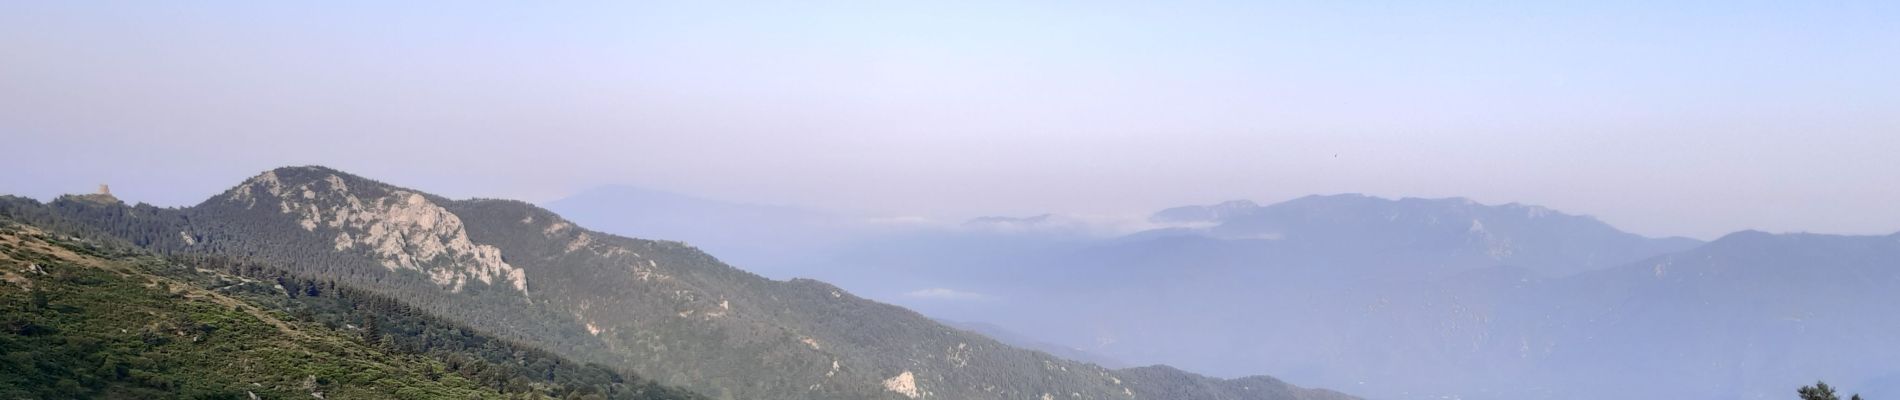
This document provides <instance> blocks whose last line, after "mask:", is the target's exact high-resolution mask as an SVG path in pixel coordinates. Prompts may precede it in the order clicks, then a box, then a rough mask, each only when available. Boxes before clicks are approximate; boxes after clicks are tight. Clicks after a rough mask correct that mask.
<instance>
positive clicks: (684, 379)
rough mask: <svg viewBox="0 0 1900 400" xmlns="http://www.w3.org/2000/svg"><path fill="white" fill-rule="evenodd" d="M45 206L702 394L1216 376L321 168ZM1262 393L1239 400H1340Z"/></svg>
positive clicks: (1153, 388) (984, 389)
mask: <svg viewBox="0 0 1900 400" xmlns="http://www.w3.org/2000/svg"><path fill="white" fill-rule="evenodd" d="M51 207H52V208H54V209H56V210H67V211H66V212H70V213H73V214H90V213H94V212H98V213H118V214H119V215H128V216H134V218H133V221H143V222H137V223H149V224H150V226H135V227H134V228H136V229H118V230H117V231H127V232H122V235H124V236H128V237H129V239H130V240H132V241H134V242H143V243H146V244H148V245H153V246H157V247H159V248H162V249H164V250H165V251H173V252H191V251H208V252H214V253H240V254H251V255H256V256H262V257H265V258H268V259H270V261H273V262H281V263H283V264H284V265H286V266H289V267H291V268H296V269H299V270H302V271H305V272H311V273H318V274H323V275H325V276H334V277H338V278H339V279H342V280H345V281H348V282H351V283H352V284H356V285H362V286H365V287H369V288H373V289H374V290H377V291H379V292H381V293H385V294H389V295H392V296H396V297H398V298H402V299H405V300H407V301H415V302H418V303H419V304H422V305H423V307H425V308H428V309H431V310H435V311H439V312H444V313H446V314H447V315H449V316H450V317H451V318H454V319H457V320H461V321H467V322H470V323H473V324H477V325H478V326H479V327H482V328H484V329H494V330H497V331H499V332H502V333H503V334H504V336H507V337H512V338H520V339H526V340H533V341H535V342H536V343H541V344H543V345H546V346H548V347H550V348H551V349H553V350H555V351H557V352H562V353H564V354H569V355H574V356H577V357H581V358H582V359H584V360H587V361H595V362H603V363H610V364H613V365H621V366H625V367H628V368H630V369H631V370H633V371H636V372H639V373H641V374H643V375H646V376H651V377H654V378H656V379H658V380H660V381H662V382H667V383H676V384H682V385H684V386H687V387H689V388H693V389H695V390H698V391H701V392H702V393H706V394H709V395H711V396H713V397H715V398H759V397H771V398H892V397H901V398H929V397H948V398H1025V397H1027V398H1033V397H1037V396H1039V395H1055V394H1058V393H1069V394H1071V395H1074V396H1080V397H1085V398H1128V397H1137V398H1155V397H1154V396H1155V393H1160V392H1159V390H1162V388H1170V387H1174V386H1170V385H1175V383H1171V382H1177V381H1178V383H1182V384H1188V386H1189V387H1204V386H1206V385H1214V386H1206V387H1221V386H1220V385H1221V383H1220V382H1225V381H1221V380H1212V379H1210V378H1206V377H1202V376H1199V375H1193V374H1171V375H1153V374H1147V375H1143V376H1142V378H1141V379H1136V380H1129V379H1120V378H1117V377H1116V376H1117V375H1118V374H1122V373H1123V372H1118V371H1114V370H1108V369H1104V368H1101V367H1097V366H1091V365H1088V364H1082V363H1076V362H1072V361H1068V360H1060V359H1053V358H1047V357H1046V356H1039V355H1036V354H1035V353H1031V352H1028V351H1024V350H1019V349H1014V348H1011V347H1008V346H1004V345H1002V344H1000V343H997V342H995V341H993V340H989V339H987V338H983V337H981V336H976V335H973V334H969V333H967V332H963V331H960V330H956V329H953V328H948V327H945V326H942V325H940V324H937V323H936V322H934V321H931V320H929V319H928V318H925V317H923V316H922V315H920V314H917V313H915V312H912V311H909V310H905V309H902V308H899V307H896V306H891V305H886V304H881V303H875V302H870V301H868V300H865V299H862V298H859V297H856V296H853V295H850V294H848V292H845V291H843V290H842V289H838V288H837V287H836V286H832V285H829V284H824V283H819V282H818V281H814V280H792V281H773V280H770V279H766V278H764V277H761V276H758V275H756V274H751V273H748V272H745V271H743V270H739V269H736V268H731V267H729V266H726V265H725V264H723V263H721V262H719V261H718V260H717V259H716V258H714V257H713V256H711V255H708V254H706V253H704V252H701V251H699V250H697V249H694V248H693V247H692V246H689V245H685V244H682V243H679V242H668V241H653V240H642V239H632V238H625V237H620V236H616V235H609V234H603V233H599V232H594V231H590V230H587V229H584V228H581V227H579V226H577V225H575V224H574V223H572V222H570V221H567V220H565V219H563V218H561V217H560V216H559V215H557V214H554V213H552V212H550V211H547V210H545V209H541V208H539V207H536V206H533V205H531V204H527V203H524V202H517V201H495V200H479V199H471V200H450V199H445V198H442V197H439V196H435V195H430V194H427V193H425V192H421V191H416V190H413V189H407V188H403V187H398V186H394V185H389V184H385V183H382V182H378V181H373V180H369V179H367V178H362V177H359V176H355V175H350V174H347V173H343V172H341V171H336V170H333V169H329V168H323V167H285V168H279V169H273V170H271V171H267V172H265V173H261V174H259V175H257V176H255V177H253V178H251V179H247V180H245V181H244V182H242V183H240V184H239V185H238V186H236V187H233V188H232V189H230V190H227V191H226V192H225V193H224V194H223V195H220V196H216V197H214V198H212V199H208V200H207V201H206V202H204V203H201V204H200V205H198V206H193V207H190V208H186V209H176V210H173V209H156V208H154V209H153V210H152V211H149V213H150V215H145V216H144V217H137V216H138V215H144V214H141V213H145V212H134V210H137V209H124V208H120V209H82V208H83V207H93V206H80V205H71V204H64V203H61V204H53V205H51ZM69 207H70V209H69ZM89 210H90V211H89ZM113 210H120V211H113ZM138 218H148V219H146V220H140V219H138ZM102 219H106V218H102ZM95 224H104V223H103V222H95ZM174 230H175V231H174ZM154 232H157V233H154ZM629 289H632V290H629ZM966 367H967V368H966ZM991 371H1015V373H1004V374H998V373H996V372H991ZM1024 378H1030V379H1024ZM1170 393H1171V392H1170ZM1221 393H1225V392H1220V391H1206V392H1185V393H1184V395H1186V397H1175V398H1184V399H1193V398H1207V399H1214V398H1225V397H1221V396H1224V395H1223V394H1221ZM1275 393H1277V394H1272V395H1267V394H1262V395H1259V396H1253V397H1242V398H1259V399H1282V398H1303V399H1304V398H1312V399H1322V398H1348V397H1347V396H1344V395H1340V394H1337V393H1336V392H1329V391H1321V390H1308V389H1294V388H1286V390H1285V391H1281V392H1275ZM1288 393H1293V395H1291V396H1293V397H1285V396H1283V395H1286V394H1288ZM1074 396H1071V397H1074Z"/></svg>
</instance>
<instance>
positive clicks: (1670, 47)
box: [0, 1, 1900, 239]
mask: <svg viewBox="0 0 1900 400" xmlns="http://www.w3.org/2000/svg"><path fill="white" fill-rule="evenodd" d="M1529 3H1534V2H1495V1H1473V2H1254V1H1246V2H1194V1H1190V2H1114V1H1087V2H1080V1H1078V2H1066V1H1049V2H983V1H972V2H769V3H768V2H761V3H739V2H664V1H656V2H599V3H594V2H559V3H558V4H549V3H548V2H536V3H534V4H522V3H508V2H424V1H418V2H401V3H400V4H390V2H348V1H344V2H307V3H306V2H219V1H199V2H27V1H9V2H4V3H3V4H0V9H3V10H4V12H0V143H6V144H7V146H6V148H7V149H8V151H6V153H7V161H8V163H9V164H11V166H10V167H9V168H7V169H6V170H5V172H0V193H8V194H17V195H25V196H31V197H36V198H40V199H49V198H51V197H52V196H55V195H57V194H59V193H69V192H87V191H91V190H92V189H93V188H94V186H95V185H97V184H99V183H109V184H111V185H112V186H113V188H114V192H115V193H116V194H118V195H119V196H120V197H121V198H124V199H127V200H131V201H144V202H149V203H153V204H159V205H188V204H193V203H196V202H198V201H200V200H202V199H204V198H206V197H209V196H211V195H213V194H215V193H218V192H221V191H223V190H225V189H227V188H229V187H231V186H233V185H235V184H236V183H237V182H239V181H240V180H242V179H244V178H246V177H249V176H252V175H255V174H257V173H258V172H261V171H263V170H266V169H270V168H273V167H277V166H284V165H306V164H320V165H326V166H331V167H335V168H339V169H343V170H346V171H351V172H355V173H358V174H361V175H365V176H368V177H371V178H375V179H379V180H383V181H386V182H391V183H395V184H399V185H404V186H410V187H415V188H418V189H422V190H427V191H431V192H435V193H438V194H443V195H447V196H451V197H500V198H516V199H523V200H529V201H535V202H544V201H551V200H555V199H558V198H561V197H563V196H564V195H567V194H571V193H574V192H577V191H580V190H584V189H586V188H589V187H594V186H598V185H604V184H632V185H638V186H644V187H649V188H655V189H661V190H668V191H674V192H680V193H687V194H693V195H697V196H703V197H710V198H718V199H725V200H736V201H745V202H753V203H770V204H786V205H800V206H808V207H817V208H825V209H832V210H847V211H856V212H863V213H870V214H879V215H906V216H908V215H919V216H929V217H935V218H966V217H971V216H980V215H1031V214H1039V213H1043V212H1057V213H1074V214H1128V215H1138V214H1145V213H1148V212H1151V211H1154V210H1157V209H1160V208H1165V207H1171V206H1178V205H1185V204H1206V203H1214V202H1219V201H1223V200H1230V199H1252V200H1255V201H1259V202H1263V203H1266V202H1274V201H1280V200H1285V199H1290V198H1294V197H1298V196H1303V195H1307V194H1316V193H1317V194H1330V193H1365V194H1371V195H1378V196H1385V197H1408V196H1409V197H1450V196H1463V197H1469V198H1472V199H1475V200H1478V201H1480V202H1486V203H1507V202H1523V203H1530V204H1539V205H1544V206H1548V207H1552V208H1556V209H1559V210H1564V211H1566V212H1572V213H1582V214H1589V215H1594V216H1597V217H1599V218H1601V219H1603V220H1605V221H1607V222H1610V223H1611V224H1613V225H1617V226H1618V227H1621V228H1624V229H1626V230H1629V231H1633V232H1637V233H1641V234H1646V235H1653V236H1669V235H1685V236H1692V237H1699V238H1705V239H1707V238H1713V237H1717V236H1719V235H1721V234H1724V233H1727V232H1732V231H1736V230H1741V229H1761V230H1767V231H1776V232H1786V231H1812V232H1828V233H1854V234H1876V233H1878V234H1885V233H1892V232H1895V231H1900V207H1894V206H1893V205H1894V204H1900V184H1896V183H1897V182H1900V157H1897V156H1896V151H1900V74H1895V73H1893V71H1900V24H1895V23H1893V21H1900V3H1895V2H1857V1H1839V2H1756V1H1706V2H1704V1H1684V2H1649V1H1639V2H1621V1H1606V2H1557V3H1587V4H1529ZM1661 3H1668V4H1661Z"/></svg>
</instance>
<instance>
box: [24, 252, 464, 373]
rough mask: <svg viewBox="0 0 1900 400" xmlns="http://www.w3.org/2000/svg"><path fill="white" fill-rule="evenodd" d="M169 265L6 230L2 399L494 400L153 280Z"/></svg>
mask: <svg viewBox="0 0 1900 400" xmlns="http://www.w3.org/2000/svg"><path fill="white" fill-rule="evenodd" d="M0 224H3V223H0ZM32 266H37V269H35V268H33V267H32ZM167 266H168V264H167V263H164V262H163V261H160V260H157V259H153V258H148V257H137V256H132V255H107V254H101V253H100V251H99V250H95V249H92V248H89V247H87V246H84V245H78V244H74V243H73V242H70V241H66V240H61V239H59V238H55V237H52V236H50V235H45V234H43V233H41V232H39V231H37V230H35V229H33V228H31V227H25V226H20V225H10V226H0V278H4V281H5V283H0V399H14V398H126V399H131V398H141V399H143V398H249V397H250V395H251V394H255V395H256V396H258V397H260V398H311V393H313V392H320V393H323V396H324V397H325V398H329V399H349V398H418V399H420V398H451V399H466V398H498V397H500V395H499V394H498V393H496V392H494V391H490V390H486V389H484V388H481V387H479V386H477V385H475V384H473V383H471V382H469V381H467V380H465V379H462V378H461V377H459V376H455V375H453V374H443V373H441V371H442V369H443V366H442V365H441V364H440V363H439V362H436V361H435V360H432V359H429V358H427V357H425V356H420V355H392V354H389V353H387V352H383V351H380V350H379V349H377V348H375V347H372V346H368V345H365V344H364V343H362V342H361V341H359V340H356V339H354V338H353V337H351V336H347V335H344V334H342V333H341V332H337V331H332V330H328V329H325V328H322V327H320V326H308V325H305V324H297V323H292V322H286V321H285V318H283V317H281V316H280V315H277V314H274V313H272V312H267V311H264V310H262V309H259V308H257V307H255V306H252V305H250V304H247V303H245V302H243V301H240V300H238V299H235V298H232V297H228V296H224V295H221V294H218V293H216V292H213V291H211V290H206V289H201V288H197V287H194V286H193V285H190V284H188V283H186V282H182V281H179V280H175V279H173V278H168V277H165V276H161V275H160V274H156V273H152V272H151V271H153V269H155V268H165V267H167Z"/></svg>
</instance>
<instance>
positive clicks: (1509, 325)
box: [550, 189, 1900, 399]
mask: <svg viewBox="0 0 1900 400" xmlns="http://www.w3.org/2000/svg"><path fill="white" fill-rule="evenodd" d="M628 192H630V190H628V189H617V190H597V191H588V192H584V193H582V194H580V195H577V196H575V197H571V198H567V199H563V200H558V201H554V202H552V203H550V207H551V208H552V209H554V210H557V211H559V212H561V213H562V214H563V215H569V216H572V217H573V218H576V220H578V221H584V222H585V223H589V224H593V225H597V226H602V227H606V228H605V229H621V230H624V231H625V232H627V233H629V234H636V235H651V236H667V237H679V238H683V240H686V241H688V242H689V243H696V244H699V245H702V246H704V247H705V248H707V249H709V251H712V252H713V253H714V254H726V255H727V256H722V259H725V260H728V261H730V262H732V263H734V264H735V265H739V266H742V267H745V268H750V269H754V270H758V271H769V272H767V273H769V274H772V275H774V276H783V277H791V276H799V277H812V278H817V279H821V280H825V281H828V282H833V283H836V284H838V285H839V286H840V287H844V288H846V289H849V290H852V291H853V292H856V293H861V294H864V295H866V296H868V297H871V298H875V299H879V300H882V301H887V302H891V303H893V304H899V305H904V306H906V307H909V308H912V309H916V310H918V311H920V312H923V313H925V314H926V315H930V316H932V317H935V318H940V319H944V320H950V321H966V322H967V323H981V324H985V325H987V326H989V327H990V328H989V329H991V330H992V331H1001V332H1007V333H1008V335H1009V336H1012V337H1016V338H1017V339H1015V341H1018V342H1025V343H1033V345H1032V346H1031V347H1039V348H1042V349H1045V350H1047V351H1049V352H1051V353H1053V354H1071V357H1075V358H1092V359H1097V360H1104V361H1106V362H1126V363H1133V364H1135V365H1142V364H1149V363H1165V364H1169V365H1175V366H1179V367H1182V368H1186V369H1189V370H1193V371H1199V372H1203V373H1209V374H1214V375H1217V376H1243V375H1251V374H1271V375H1274V376H1279V377H1283V378H1286V379H1291V380H1294V381H1297V382H1311V383H1313V384H1317V385H1320V386H1323V387H1331V388H1341V389H1343V390H1347V391H1349V392H1352V393H1356V394H1361V395H1365V396H1369V397H1373V398H1440V397H1445V398H1467V399H1507V398H1575V399H1590V398H1606V397H1648V396H1656V395H1665V396H1669V397H1681V398H1776V397H1778V396H1779V395H1780V394H1782V393H1783V392H1785V391H1787V388H1788V387H1793V386H1798V385H1800V384H1803V383H1808V382H1809V381H1812V380H1814V379H1816V378H1820V377H1828V378H1829V379H1833V380H1836V381H1839V382H1843V383H1850V384H1851V385H1852V387H1856V388H1864V389H1862V392H1863V393H1869V394H1884V393H1887V391H1888V390H1891V389H1889V388H1891V387H1892V386H1893V384H1894V377H1895V375H1893V374H1894V373H1895V370H1894V369H1893V368H1894V366H1893V365H1892V363H1891V362H1890V360H1893V359H1895V358H1894V357H1896V356H1900V354H1895V352H1896V351H1900V350H1896V349H1897V348H1900V347H1897V345H1900V343H1896V341H1897V340H1900V339H1896V338H1895V337H1893V336H1891V335H1885V334H1881V332H1888V331H1891V330H1892V329H1894V328H1900V319H1896V318H1889V317H1884V316H1882V315H1881V314H1882V313H1880V312H1879V311H1878V310H1879V309H1881V308H1882V307H1884V306H1883V304H1891V302H1892V301H1894V300H1900V299H1893V298H1891V297H1892V295H1891V293H1894V289H1900V265H1896V264H1895V263H1896V262H1900V261H1895V260H1900V258H1897V257H1900V253H1896V252H1900V235H1894V236H1838V235H1818V234H1769V233H1762V232H1755V231H1745V232H1737V233H1734V234H1730V235H1724V236H1722V237H1720V238H1717V239H1716V240H1713V241H1709V242H1704V241H1700V240H1695V239H1688V238H1680V237H1671V238H1651V237H1644V236H1640V235H1636V234H1631V233H1627V232H1623V231H1621V230H1618V229H1616V228H1615V227H1613V226H1610V225H1608V224H1605V223H1603V222H1601V221H1598V220H1596V219H1594V218H1591V217H1588V216H1580V215H1574V214H1569V213H1565V212H1562V211H1558V210H1552V209H1548V208H1544V207H1539V206H1535V205H1524V204H1515V203H1513V204H1504V205H1487V204H1481V203H1477V202H1473V201H1470V200H1466V199H1462V198H1444V199H1420V198H1404V199H1396V200H1394V199H1384V198H1378V197H1370V196H1363V195H1350V194H1349V195H1323V196H1306V197H1300V198H1296V199H1292V200H1287V201H1283V202H1278V203H1272V204H1268V205H1258V204H1255V203H1254V202H1250V201H1230V202H1223V203H1219V204H1213V205H1204V206H1182V207H1176V208H1169V209H1165V210H1159V211H1157V212H1155V213H1153V214H1152V215H1151V216H1149V217H1148V218H1146V219H1144V220H1138V221H1124V220H1104V219H1101V218H1095V219H1090V218H1076V217H1064V216H1060V215H1040V216H1033V217H1026V218H1012V217H984V218H976V219H972V220H969V221H967V222H963V223H956V224H949V223H930V222H923V221H910V222H911V223H909V224H905V225H893V224H891V223H890V222H889V220H890V219H888V218H874V217H863V216H848V215H841V214H837V213H819V212H813V211H809V210H803V209H797V208H790V207H764V206H744V205H736V204H730V203H724V202H719V201H712V200H705V199H696V198H689V197H685V196H677V195H667V196H655V195H653V194H652V193H655V192H652V191H639V193H646V194H647V195H646V196H621V194H624V193H628ZM656 197H659V198H668V199H690V200H687V201H666V202H656V201H652V200H651V199H653V198H656ZM630 210H637V211H630ZM663 215H694V216H705V217H706V218H703V219H695V220H691V221H680V220H673V219H668V218H659V217H656V216H663ZM698 221H718V222H719V223H718V224H700V223H696V222H698ZM1130 227H1134V228H1130ZM757 242H769V243H773V244H774V246H766V247H753V246H747V245H745V243H757ZM1605 382H1615V384H1612V385H1606V384H1604V383H1605Z"/></svg>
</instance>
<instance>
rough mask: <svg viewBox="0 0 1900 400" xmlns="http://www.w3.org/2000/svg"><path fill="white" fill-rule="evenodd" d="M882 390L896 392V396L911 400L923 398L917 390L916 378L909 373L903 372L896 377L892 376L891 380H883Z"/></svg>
mask: <svg viewBox="0 0 1900 400" xmlns="http://www.w3.org/2000/svg"><path fill="white" fill-rule="evenodd" d="M884 390H889V391H892V392H896V393H897V394H901V395H904V397H909V398H913V399H915V398H918V397H923V394H922V393H921V392H919V391H918V390H917V376H916V375H911V373H910V371H904V373H901V374H897V376H893V377H891V379H885V380H884Z"/></svg>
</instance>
